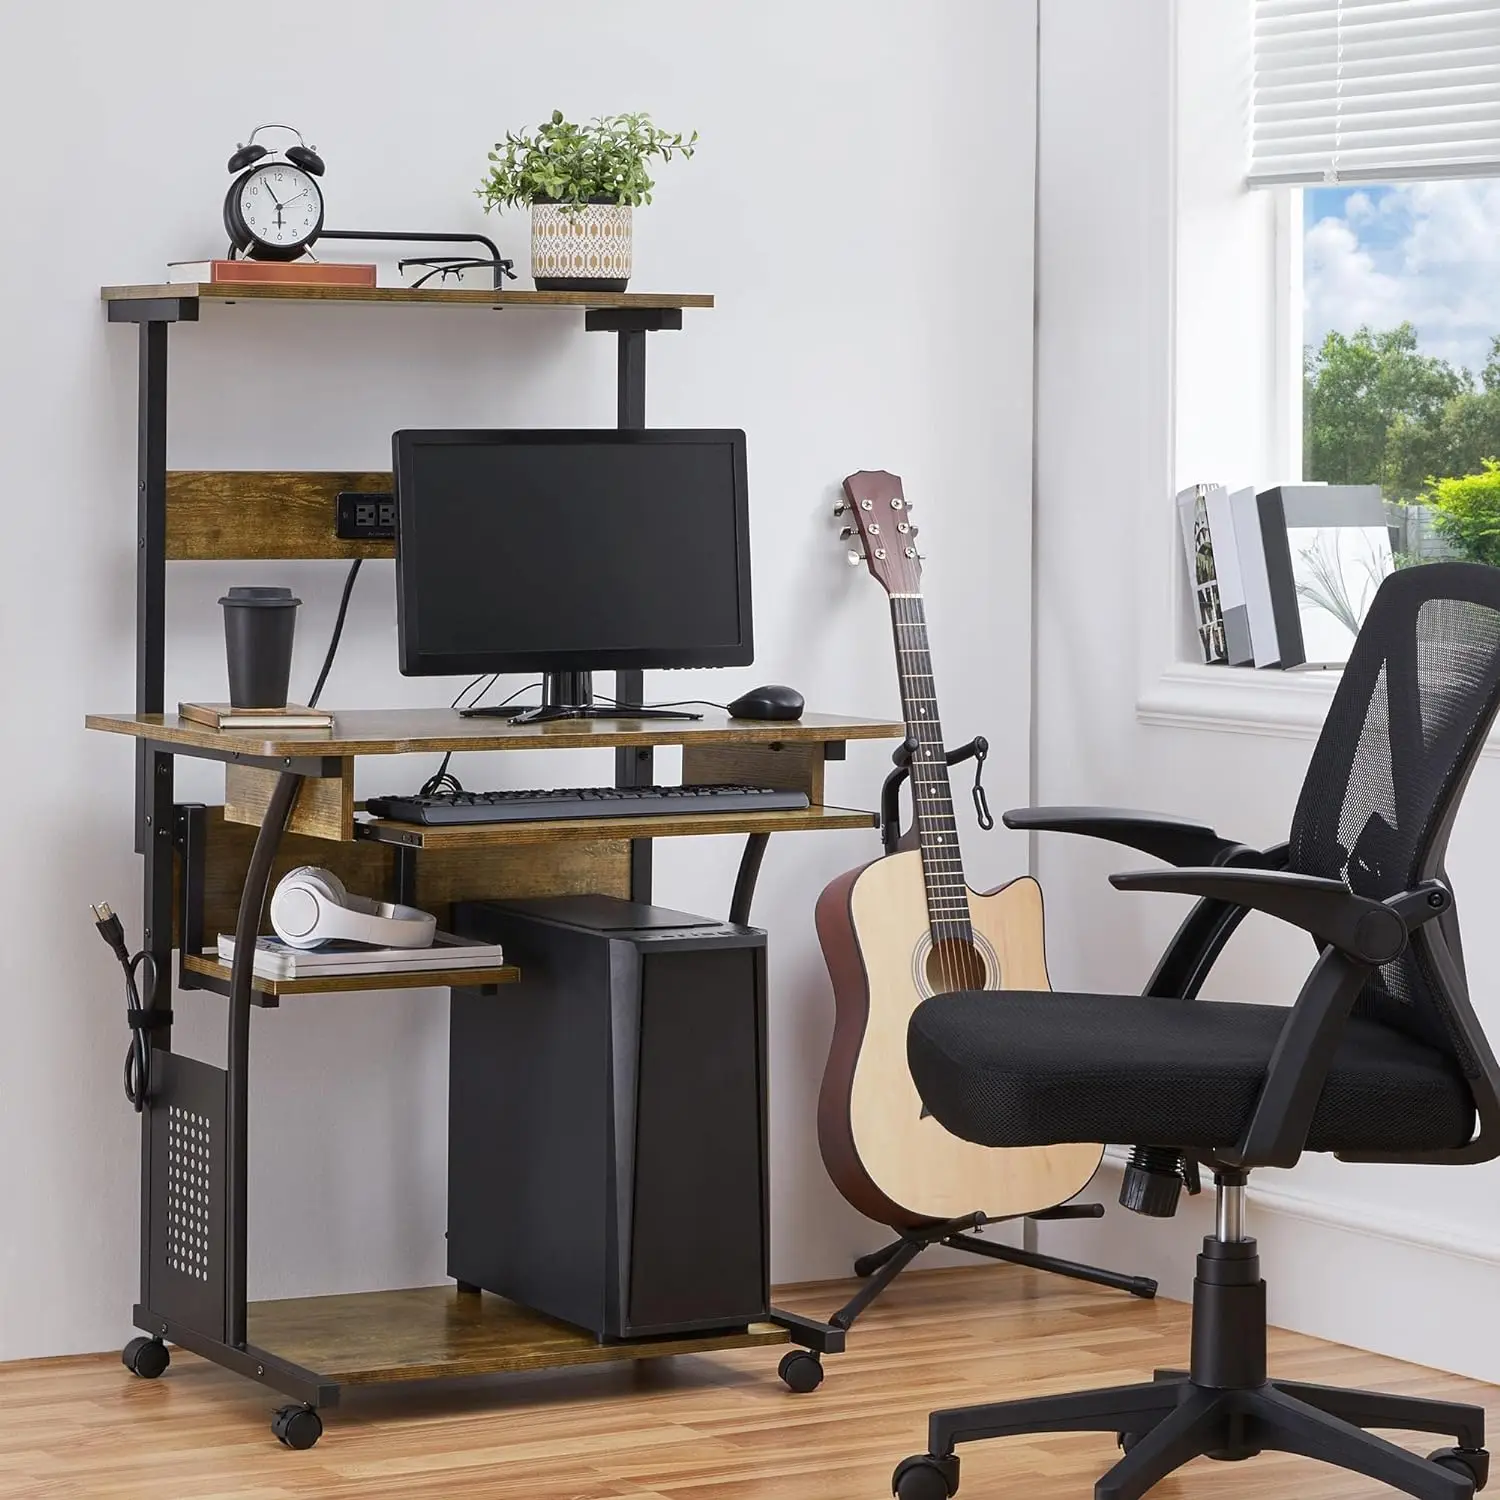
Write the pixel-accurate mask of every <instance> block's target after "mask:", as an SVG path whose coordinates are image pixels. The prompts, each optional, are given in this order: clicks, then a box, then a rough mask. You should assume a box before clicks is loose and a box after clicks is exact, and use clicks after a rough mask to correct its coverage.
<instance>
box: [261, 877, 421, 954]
mask: <svg viewBox="0 0 1500 1500" xmlns="http://www.w3.org/2000/svg"><path fill="white" fill-rule="evenodd" d="M271 926H272V927H274V928H275V929H276V936H277V937H279V938H280V939H281V941H282V942H283V943H285V944H286V945H287V946H288V947H290V948H316V947H318V946H319V945H320V944H322V943H328V942H333V941H335V940H343V941H345V942H353V943H374V944H376V945H377V946H379V947H382V948H427V947H430V946H431V945H432V938H433V934H434V933H435V932H436V931H437V918H436V917H434V916H433V915H431V913H429V912H425V911H418V910H417V909H416V907H414V906H399V905H397V904H396V903H395V902H393V901H377V900H375V899H374V897H372V896H354V895H351V894H350V893H349V892H348V891H347V890H345V889H344V882H343V881H342V880H340V879H339V878H338V876H337V875H335V874H334V873H333V871H332V870H321V869H319V868H318V866H317V865H302V866H300V867H299V868H298V869H295V870H292V871H291V872H290V873H289V874H287V875H284V876H283V877H282V879H281V881H280V882H279V883H278V885H277V887H276V890H275V893H274V894H273V895H272V897H271Z"/></svg>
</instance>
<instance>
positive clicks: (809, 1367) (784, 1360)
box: [776, 1349, 823, 1396]
mask: <svg viewBox="0 0 1500 1500" xmlns="http://www.w3.org/2000/svg"><path fill="white" fill-rule="evenodd" d="M776 1373H777V1374H778V1375H779V1376H781V1378H782V1380H784V1381H785V1382H786V1385H787V1389H788V1390H793V1391H796V1392H797V1394H798V1395H799V1396H805V1395H806V1394H807V1393H808V1392H809V1391H815V1390H817V1388H818V1387H819V1386H820V1385H822V1384H823V1361H822V1360H820V1359H819V1358H818V1356H817V1355H816V1354H814V1353H813V1351H812V1350H811V1349H792V1350H790V1351H789V1352H788V1353H786V1354H783V1355H782V1356H781V1363H780V1364H779V1365H777V1367H776Z"/></svg>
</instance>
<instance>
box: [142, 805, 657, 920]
mask: <svg viewBox="0 0 1500 1500" xmlns="http://www.w3.org/2000/svg"><path fill="white" fill-rule="evenodd" d="M255 833H256V830H255V829H254V828H251V827H248V826H247V825H245V824H242V823H229V822H226V821H225V819H224V813H223V809H222V808H218V807H214V808H210V809H209V816H208V837H207V843H208V855H207V859H206V862H205V875H204V885H203V936H204V942H205V943H209V944H211V943H212V942H213V941H214V939H215V938H216V937H217V935H218V934H219V933H221V932H233V931H234V925H235V919H236V917H237V916H238V914H239V902H240V889H241V887H242V886H243V885H244V880H245V872H246V870H247V869H248V868H249V866H250V851H251V850H252V849H253V848H254V846H255ZM416 860H417V889H416V902H417V905H418V906H420V907H422V908H423V909H424V910H427V911H431V912H435V913H436V914H437V917H438V922H439V925H446V924H447V922H448V920H449V907H450V906H451V905H452V904H453V903H454V902H455V901H486V900H505V899H512V900H516V899H521V898H523V897H527V896H562V895H581V894H588V893H599V894H602V895H608V896H622V897H623V896H628V895H629V894H630V845H629V843H628V842H627V841H626V840H624V839H612V840H609V841H607V842H602V843H566V844H529V845H524V846H521V847H500V848H487V849H472V850H471V849H454V850H429V851H425V852H423V853H421V854H418V855H417V856H416ZM298 865H320V866H322V867H323V868H324V869H325V870H332V871H333V873H334V874H335V875H337V876H338V877H339V879H340V880H342V881H343V882H344V884H345V885H346V886H348V888H349V889H350V890H352V891H359V892H360V893H361V894H364V895H371V896H374V895H380V896H386V897H389V896H391V895H393V894H394V890H395V856H394V852H393V851H392V850H391V849H390V848H389V847H387V846H385V845H382V844H367V843H334V842H333V841H331V840H329V839H321V838H312V837H309V836H307V835H305V834H299V833H288V834H286V835H284V836H283V838H282V840H281V848H280V850H279V852H278V854H277V856H276V862H275V864H274V865H273V866H272V871H271V886H270V889H272V890H274V889H275V886H276V882H277V881H278V880H280V879H281V877H282V876H283V875H285V874H286V873H287V872H288V871H289V870H293V869H295V868H296V867H297V866H298ZM177 873H178V878H179V880H180V877H181V863H180V861H179V864H178V872H177ZM179 911H180V902H179V901H176V900H174V901H173V903H172V923H173V940H174V942H176V941H177V940H178V939H179V936H180V934H179V933H178V932H177V923H178V917H179ZM270 930H271V927H270V923H269V921H268V920H266V919H265V918H264V915H263V917H262V921H261V931H262V932H269V931H270Z"/></svg>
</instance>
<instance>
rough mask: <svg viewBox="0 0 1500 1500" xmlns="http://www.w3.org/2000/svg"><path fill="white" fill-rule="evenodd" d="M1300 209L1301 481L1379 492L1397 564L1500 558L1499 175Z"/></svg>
mask: <svg viewBox="0 0 1500 1500" xmlns="http://www.w3.org/2000/svg"><path fill="white" fill-rule="evenodd" d="M1302 207H1303V214H1302V283H1303V308H1302V314H1303V318H1302V337H1301V343H1302V346H1303V350H1304V377H1303V391H1302V417H1303V428H1302V430H1303V449H1302V468H1303V477H1304V478H1306V479H1322V480H1327V481H1329V482H1330V483H1335V484H1378V485H1380V487H1381V490H1382V491H1383V493H1384V495H1385V498H1386V500H1387V501H1388V502H1390V504H1391V507H1392V510H1391V521H1392V524H1393V525H1394V526H1395V527H1396V529H1397V542H1396V551H1397V561H1398V564H1399V563H1412V562H1426V561H1431V560H1433V559H1436V558H1441V557H1448V556H1460V557H1467V558H1472V559H1473V560H1475V561H1479V562H1487V563H1500V179H1477V180H1462V179H1459V180H1446V181H1431V182H1406V183H1396V184H1377V185H1360V186H1349V187H1342V186H1340V187H1320V188H1310V189H1307V190H1306V191H1304V192H1303V194H1302Z"/></svg>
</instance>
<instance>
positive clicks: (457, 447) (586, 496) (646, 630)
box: [394, 428, 754, 674]
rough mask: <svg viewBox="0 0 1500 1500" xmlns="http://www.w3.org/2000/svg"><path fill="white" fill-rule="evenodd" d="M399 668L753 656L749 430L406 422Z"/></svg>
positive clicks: (446, 669)
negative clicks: (440, 428) (421, 427)
mask: <svg viewBox="0 0 1500 1500" xmlns="http://www.w3.org/2000/svg"><path fill="white" fill-rule="evenodd" d="M394 446H395V470H396V515H397V544H396V551H397V614H398V619H399V625H400V637H401V670H402V671H403V672H405V673H418V674H420V673H452V672H490V671H496V672H504V671H516V672H523V671H574V670H577V671H586V670H591V669H594V668H600V669H607V668H637V667H690V666H743V665H746V664H748V663H749V662H751V661H752V660H753V659H754V648H753V644H752V640H751V624H750V548H749V516H748V507H747V503H746V493H745V435H744V433H742V432H735V431H713V432H695V431H688V432H679V431H669V430H664V429H654V430H650V431H644V432H639V431H617V430H614V429H609V428H603V429H588V430H583V431H570V432H552V431H535V430H526V431H516V432H508V431H480V432H398V433H397V434H396V435H395V442H394Z"/></svg>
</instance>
